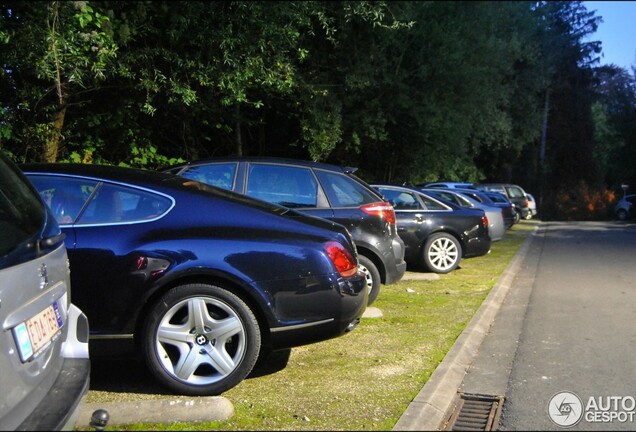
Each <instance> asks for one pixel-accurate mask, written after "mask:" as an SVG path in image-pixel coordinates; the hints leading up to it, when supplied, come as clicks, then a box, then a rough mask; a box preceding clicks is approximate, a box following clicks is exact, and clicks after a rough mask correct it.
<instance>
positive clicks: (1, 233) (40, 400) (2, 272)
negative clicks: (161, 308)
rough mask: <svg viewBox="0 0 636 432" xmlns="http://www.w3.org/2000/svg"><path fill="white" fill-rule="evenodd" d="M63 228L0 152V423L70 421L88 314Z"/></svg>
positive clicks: (40, 426)
mask: <svg viewBox="0 0 636 432" xmlns="http://www.w3.org/2000/svg"><path fill="white" fill-rule="evenodd" d="M63 240H64V236H63V235H62V232H61V230H60V228H59V226H58V224H57V222H56V221H55V219H54V218H53V217H52V215H51V214H50V211H49V209H48V206H47V205H46V204H45V202H44V201H43V200H42V199H41V198H40V195H39V194H38V193H37V191H36V190H35V189H34V188H33V187H32V186H31V184H30V183H29V182H28V180H27V179H26V178H25V177H24V176H23V174H22V173H21V171H20V170H19V169H18V168H17V167H16V166H15V164H13V162H11V161H10V160H9V159H8V158H7V157H6V155H4V154H2V153H1V152H0V324H1V325H2V335H0V371H1V372H0V389H1V392H0V430H60V429H71V428H72V427H73V426H74V424H75V420H76V416H77V414H78V412H79V410H78V408H79V407H80V405H81V403H82V401H83V398H84V396H85V395H86V392H87V390H88V385H89V378H90V361H89V355H88V321H87V319H86V316H85V315H84V314H83V313H82V311H80V310H79V309H78V308H77V307H75V306H74V305H73V304H72V303H71V293H70V269H69V262H68V258H67V255H66V249H65V246H64V242H63Z"/></svg>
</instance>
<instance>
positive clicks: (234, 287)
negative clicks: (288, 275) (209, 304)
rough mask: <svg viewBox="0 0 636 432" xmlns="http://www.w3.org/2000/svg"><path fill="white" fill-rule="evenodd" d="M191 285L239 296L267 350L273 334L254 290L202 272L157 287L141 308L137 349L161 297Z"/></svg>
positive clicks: (224, 276) (232, 279)
mask: <svg viewBox="0 0 636 432" xmlns="http://www.w3.org/2000/svg"><path fill="white" fill-rule="evenodd" d="M189 284H205V285H215V286H218V287H220V288H222V289H224V290H227V291H229V292H231V293H232V294H234V295H236V296H238V297H239V298H240V299H241V300H243V301H244V302H245V304H247V306H248V307H249V308H250V309H251V310H252V312H253V313H254V316H255V317H256V320H257V322H258V325H259V327H260V329H261V345H262V346H263V347H265V348H267V347H269V346H270V345H271V333H270V323H269V319H268V317H267V315H266V313H265V312H264V307H263V306H261V305H260V301H259V299H258V296H257V295H255V293H254V290H253V289H251V287H250V286H249V285H248V284H246V283H245V282H244V281H242V280H240V279H238V278H236V277H234V276H232V275H228V274H221V273H212V272H201V273H191V272H190V273H186V274H182V275H180V276H178V277H175V278H171V279H170V281H168V282H166V283H164V284H162V285H160V286H158V287H156V288H155V289H154V290H153V291H152V293H151V294H150V295H149V296H148V297H147V298H146V300H145V301H144V303H143V306H142V307H141V309H140V311H139V314H138V315H137V320H136V322H135V323H134V328H135V330H134V343H135V348H136V349H137V350H140V348H141V338H142V334H141V333H142V328H143V325H144V322H145V320H146V317H147V316H148V314H149V313H150V311H151V310H152V306H153V305H154V304H156V303H157V302H158V300H159V298H160V297H161V296H163V295H164V294H165V293H166V292H168V291H170V290H171V289H173V288H176V287H178V286H181V285H189Z"/></svg>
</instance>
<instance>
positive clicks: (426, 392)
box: [392, 224, 541, 431]
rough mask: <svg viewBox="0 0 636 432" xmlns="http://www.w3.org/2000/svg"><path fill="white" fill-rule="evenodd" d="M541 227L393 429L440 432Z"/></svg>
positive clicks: (507, 268) (507, 269)
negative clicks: (436, 431)
mask: <svg viewBox="0 0 636 432" xmlns="http://www.w3.org/2000/svg"><path fill="white" fill-rule="evenodd" d="M540 225H541V224H539V225H537V226H536V227H535V228H534V231H533V232H532V234H530V235H529V236H528V237H527V238H526V240H525V241H524V243H523V245H522V246H521V248H520V249H519V251H518V252H517V254H516V255H515V256H514V258H513V259H512V261H511V262H510V264H508V267H506V270H504V272H503V274H502V276H501V278H500V279H499V281H498V282H497V283H496V284H495V286H494V287H493V288H492V289H491V290H490V293H489V294H488V296H487V297H486V299H485V300H484V302H483V303H482V305H481V306H480V308H479V309H478V310H477V312H476V313H475V316H473V318H472V320H471V321H470V323H469V324H468V326H467V327H466V328H465V329H464V331H463V332H462V333H461V334H460V335H459V337H458V338H457V340H456V341H455V344H454V345H453V347H452V348H451V349H450V351H449V352H448V353H447V354H446V356H445V357H444V360H442V362H441V363H440V364H439V366H438V367H437V369H435V371H434V372H433V374H432V375H431V377H430V378H429V380H428V381H427V382H426V384H425V385H424V387H423V388H422V390H421V391H420V392H419V394H418V395H417V396H416V397H415V399H413V401H412V402H411V403H410V404H409V406H408V407H407V409H406V411H405V412H404V413H403V414H402V416H401V417H400V419H399V420H398V421H397V423H396V424H395V426H394V427H393V429H392V430H394V431H421V430H438V429H439V427H440V425H441V424H442V423H443V422H444V421H445V420H446V417H447V416H448V415H449V414H450V409H451V405H452V403H453V402H454V400H455V396H456V395H457V390H458V389H459V387H460V386H461V384H462V381H463V379H464V376H465V375H466V371H467V370H468V368H469V367H470V365H471V363H472V362H473V360H474V358H475V357H476V355H477V353H478V351H479V347H480V346H481V343H482V342H483V340H484V337H485V336H486V334H487V333H488V330H489V328H490V325H491V324H492V322H493V321H494V319H495V316H496V315H497V312H498V311H499V307H500V306H501V304H502V303H503V300H504V299H505V298H506V295H507V294H508V292H509V291H510V289H511V286H512V281H513V280H514V277H515V275H516V274H517V272H518V271H519V270H520V268H521V264H522V262H523V260H524V259H525V257H526V254H527V253H528V250H529V249H530V243H531V242H532V239H533V238H534V237H535V234H536V232H537V230H538V228H539V226H540Z"/></svg>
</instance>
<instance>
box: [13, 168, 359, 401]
mask: <svg viewBox="0 0 636 432" xmlns="http://www.w3.org/2000/svg"><path fill="white" fill-rule="evenodd" d="M22 169H23V170H24V172H25V173H26V174H27V176H28V177H29V178H30V180H31V181H32V182H33V184H34V185H35V186H36V188H37V190H38V191H39V192H40V194H41V195H42V196H44V197H46V199H47V200H49V201H48V202H50V207H51V208H52V209H53V212H54V214H55V216H56V217H57V218H58V220H59V221H60V225H61V227H62V231H63V232H64V233H65V234H66V240H65V241H66V246H67V248H68V251H69V259H70V265H71V271H72V273H71V280H72V283H73V287H74V292H73V295H74V301H76V303H77V304H78V305H79V306H80V307H82V308H83V309H84V310H85V312H86V314H87V316H88V318H89V319H90V320H91V341H94V342H96V343H97V344H99V343H100V342H101V343H102V347H103V343H105V342H110V346H111V347H113V349H118V350H121V348H122V344H124V343H126V342H128V344H130V343H131V342H132V343H134V345H135V346H136V348H138V352H139V353H141V357H142V358H143V359H144V360H145V361H146V363H147V365H148V368H149V370H150V371H151V373H152V374H153V375H154V376H155V378H156V379H157V380H158V381H159V382H160V383H161V384H163V385H164V386H166V387H167V388H169V389H171V390H172V391H173V392H175V393H178V394H188V395H214V394H220V393H222V392H224V391H226V390H228V389H230V388H232V387H233V386H235V385H237V384H238V383H239V382H240V381H241V380H243V379H244V378H245V377H246V376H247V375H248V374H249V373H250V371H251V370H252V368H253V366H254V364H255V362H256V360H257V357H258V356H259V353H262V354H263V355H264V354H267V353H269V352H271V351H274V350H277V349H286V348H290V347H294V346H298V345H303V344H308V343H312V342H317V341H322V340H326V339H329V338H334V337H338V336H341V335H343V334H345V333H347V332H349V331H350V330H352V329H353V328H355V326H356V325H357V324H358V323H359V321H360V317H361V316H362V314H363V312H364V310H365V308H366V305H367V295H368V291H367V288H366V284H365V278H364V275H363V274H362V273H361V272H359V271H358V268H357V265H358V263H357V253H356V250H355V245H354V243H353V240H352V239H351V236H350V235H349V233H348V232H347V230H346V229H345V228H344V227H343V226H342V225H339V224H336V223H333V222H330V221H327V220H324V219H320V218H314V217H309V216H306V215H304V214H301V213H299V212H296V211H293V210H290V209H288V208H285V207H281V206H278V205H273V204H269V203H266V202H263V201H259V200H255V199H252V198H249V197H246V196H243V195H239V194H236V193H233V192H229V191H226V190H223V189H220V188H216V187H211V186H209V185H206V184H203V183H200V182H197V181H192V180H189V179H185V178H183V177H178V176H175V175H172V174H167V173H159V172H151V171H144V170H137V169H132V168H121V167H114V166H98V165H84V164H31V165H23V166H22Z"/></svg>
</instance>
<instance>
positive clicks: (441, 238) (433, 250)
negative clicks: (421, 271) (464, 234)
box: [422, 233, 462, 274]
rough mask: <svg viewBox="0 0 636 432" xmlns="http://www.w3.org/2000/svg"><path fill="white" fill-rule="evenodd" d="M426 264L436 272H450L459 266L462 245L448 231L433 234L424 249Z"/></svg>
mask: <svg viewBox="0 0 636 432" xmlns="http://www.w3.org/2000/svg"><path fill="white" fill-rule="evenodd" d="M422 254H423V261H424V266H425V267H426V268H427V269H428V270H430V271H432V272H434V273H441V274H445V273H449V272H451V271H453V270H455V269H456V268H457V267H458V266H459V262H460V261H461V259H462V247H461V245H460V244H459V241H457V239H456V238H455V237H453V236H452V235H450V234H446V233H436V234H432V235H431V236H430V237H429V238H428V239H427V240H426V243H425V244H424V250H423V251H422Z"/></svg>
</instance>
